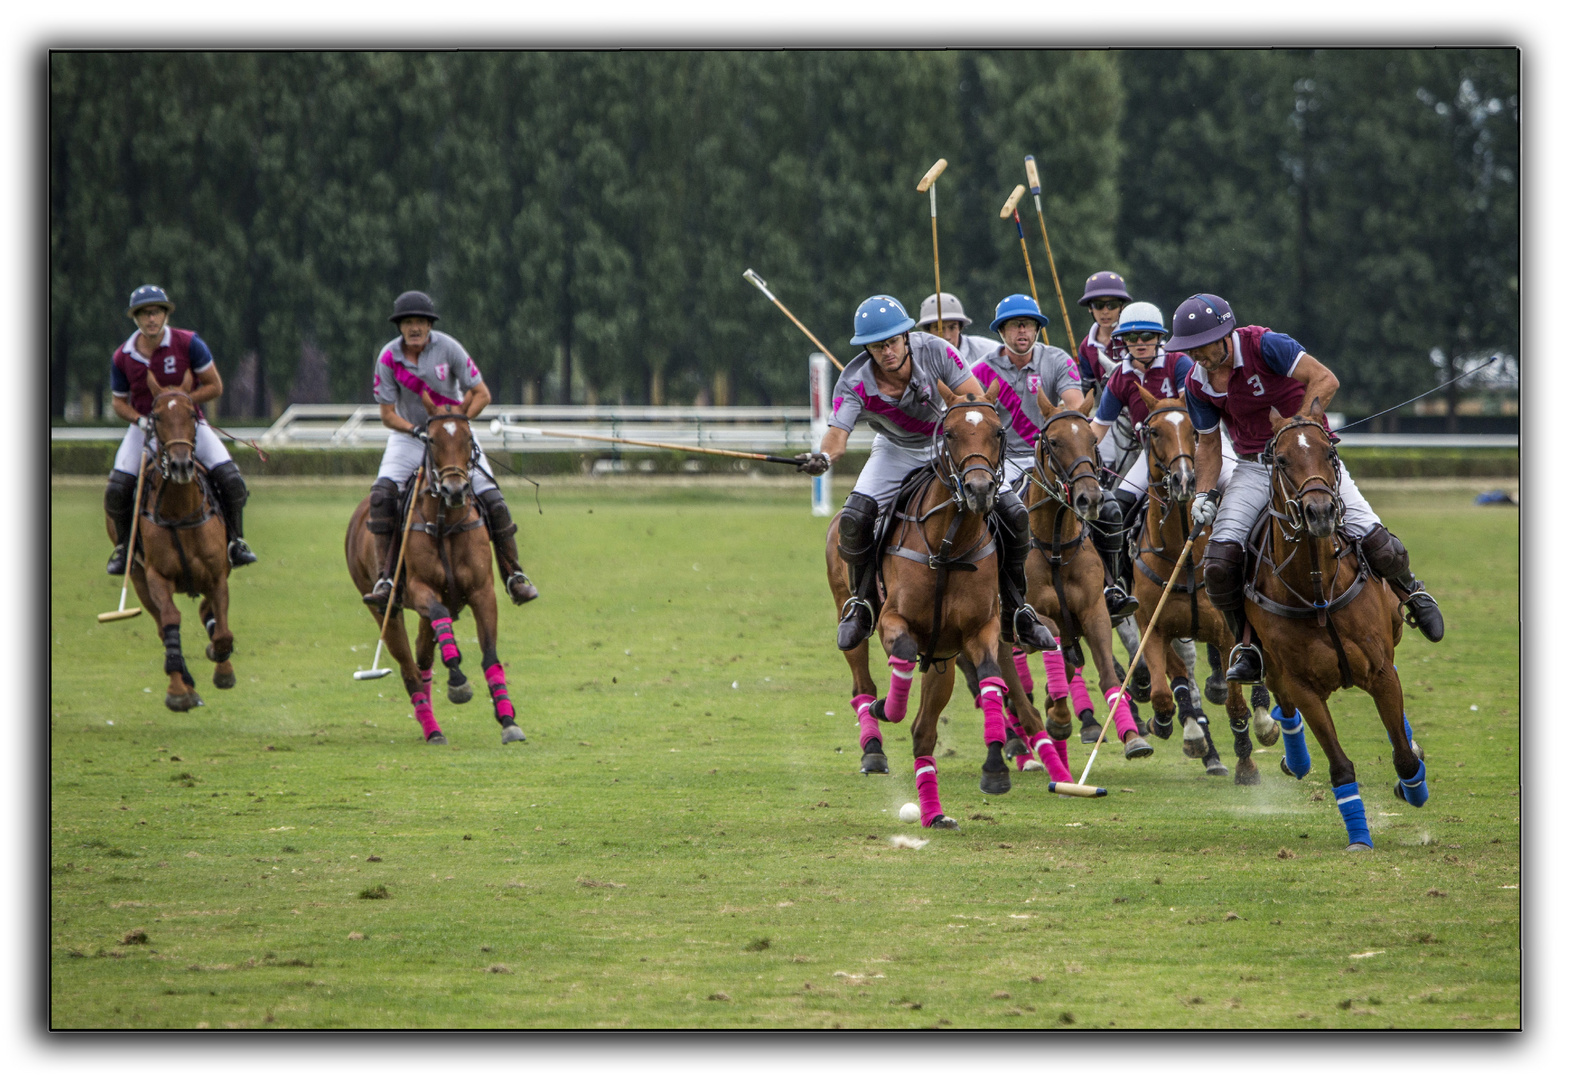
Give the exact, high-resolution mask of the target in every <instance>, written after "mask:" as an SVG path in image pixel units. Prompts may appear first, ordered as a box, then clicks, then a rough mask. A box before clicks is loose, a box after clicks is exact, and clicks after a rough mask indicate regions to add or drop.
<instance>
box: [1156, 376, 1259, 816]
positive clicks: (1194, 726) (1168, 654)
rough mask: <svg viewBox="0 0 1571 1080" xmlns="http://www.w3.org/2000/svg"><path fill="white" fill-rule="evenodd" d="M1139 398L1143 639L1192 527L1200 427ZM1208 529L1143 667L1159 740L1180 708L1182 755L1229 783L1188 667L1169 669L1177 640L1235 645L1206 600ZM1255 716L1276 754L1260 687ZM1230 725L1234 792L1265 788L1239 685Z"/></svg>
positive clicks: (1176, 586)
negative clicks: (1142, 409)
mask: <svg viewBox="0 0 1571 1080" xmlns="http://www.w3.org/2000/svg"><path fill="white" fill-rule="evenodd" d="M1138 389H1139V390H1140V397H1141V399H1142V400H1144V401H1145V403H1146V408H1147V409H1149V410H1150V412H1149V414H1148V415H1147V417H1146V421H1145V424H1144V426H1143V429H1142V435H1141V438H1142V440H1143V441H1144V442H1145V445H1146V463H1147V475H1149V476H1150V482H1149V484H1148V485H1147V488H1146V496H1147V503H1146V515H1145V527H1144V528H1143V529H1142V530H1141V531H1140V532H1139V534H1138V545H1137V546H1138V549H1139V550H1138V552H1137V554H1136V555H1135V559H1134V567H1135V570H1136V574H1135V575H1134V585H1135V596H1136V597H1137V598H1138V599H1139V601H1140V610H1139V611H1137V612H1135V619H1136V621H1137V622H1138V624H1139V626H1140V633H1141V634H1142V635H1144V634H1145V633H1146V628H1147V627H1148V626H1150V625H1151V613H1152V612H1153V611H1154V610H1156V605H1157V601H1158V600H1159V599H1160V598H1161V596H1162V590H1163V588H1164V587H1166V585H1167V582H1168V579H1169V578H1172V576H1173V574H1174V571H1175V568H1176V563H1177V560H1178V557H1179V555H1180V554H1181V553H1182V552H1183V550H1184V545H1185V543H1186V541H1187V540H1188V537H1189V532H1190V527H1191V522H1190V520H1189V506H1190V503H1191V501H1192V500H1193V499H1194V497H1195V445H1196V441H1197V440H1196V436H1195V427H1194V424H1193V423H1192V422H1191V421H1190V419H1189V409H1188V407H1187V406H1186V405H1185V404H1184V403H1183V401H1181V400H1180V399H1178V398H1161V399H1158V398H1157V397H1155V396H1154V395H1152V394H1150V393H1149V392H1147V391H1146V389H1145V387H1143V386H1142V387H1139V388H1138ZM1210 536H1211V530H1210V527H1209V526H1208V527H1206V528H1205V529H1202V530H1201V532H1200V535H1199V537H1197V538H1196V540H1195V543H1194V546H1193V547H1192V548H1191V549H1190V553H1189V556H1188V557H1187V558H1186V559H1185V560H1184V566H1183V568H1182V569H1181V570H1179V571H1178V577H1177V579H1176V580H1175V581H1174V582H1173V590H1172V592H1171V593H1170V594H1169V595H1168V599H1167V604H1166V606H1165V607H1163V609H1162V614H1161V618H1159V619H1158V620H1157V623H1156V628H1155V629H1154V630H1152V631H1151V636H1150V637H1149V638H1147V639H1146V647H1145V652H1144V653H1143V655H1144V657H1145V662H1146V667H1147V669H1148V670H1149V671H1150V672H1151V708H1152V710H1153V711H1154V713H1155V716H1154V717H1153V718H1152V721H1151V729H1152V731H1153V732H1155V733H1156V735H1157V737H1158V738H1162V739H1166V738H1168V737H1169V736H1170V735H1171V734H1172V733H1173V710H1174V707H1175V704H1176V707H1177V709H1178V714H1179V719H1180V720H1181V721H1182V722H1183V725H1184V755H1185V756H1186V757H1192V758H1201V759H1202V760H1203V761H1204V763H1205V766H1206V772H1208V773H1211V774H1212V775H1214V776H1226V775H1227V766H1226V765H1223V764H1222V762H1221V759H1220V757H1219V756H1218V754H1217V752H1216V744H1215V743H1214V742H1212V740H1211V731H1210V725H1209V724H1207V723H1205V722H1204V714H1203V713H1202V712H1201V710H1200V707H1199V703H1198V702H1197V701H1195V699H1194V696H1193V692H1192V688H1191V686H1190V683H1189V679H1188V677H1187V672H1186V669H1185V668H1184V666H1183V665H1181V664H1180V665H1178V666H1171V667H1170V666H1169V660H1170V659H1172V660H1176V657H1174V655H1173V652H1172V647H1171V643H1172V642H1173V641H1174V640H1175V639H1177V638H1189V639H1191V640H1194V641H1204V642H1207V643H1208V644H1211V645H1215V646H1216V647H1217V648H1218V649H1219V650H1221V653H1222V655H1224V656H1225V655H1227V654H1228V653H1229V652H1230V651H1231V650H1232V648H1233V645H1234V644H1235V643H1234V641H1233V635H1232V633H1231V632H1230V631H1229V630H1228V628H1227V621H1226V620H1225V619H1223V618H1222V614H1221V612H1219V611H1217V609H1216V606H1215V605H1214V604H1212V603H1211V598H1210V597H1209V596H1207V595H1206V591H1205V581H1204V577H1203V575H1202V574H1201V573H1200V570H1199V565H1200V553H1201V552H1203V551H1204V550H1205V544H1206V541H1207V540H1208V539H1210ZM1169 671H1172V672H1174V673H1175V674H1174V675H1173V680H1172V685H1171V687H1169V685H1168V672H1169ZM1254 690H1255V692H1256V694H1255V697H1256V700H1255V706H1254V709H1253V716H1254V721H1255V734H1256V735H1257V736H1258V737H1259V739H1260V742H1261V744H1262V745H1264V746H1271V745H1272V744H1274V743H1275V742H1276V740H1277V737H1278V736H1279V735H1280V734H1281V729H1280V726H1279V725H1278V724H1277V722H1276V721H1275V720H1273V719H1272V718H1271V717H1270V715H1268V713H1267V711H1266V710H1267V707H1268V706H1269V705H1270V698H1269V696H1268V695H1267V694H1266V692H1265V688H1264V687H1258V686H1257V687H1255V688H1254ZM1226 704H1227V719H1228V724H1229V726H1230V727H1231V728H1232V731H1233V750H1234V753H1236V754H1237V755H1238V766H1237V773H1236V774H1235V775H1234V777H1233V782H1234V783H1235V784H1246V785H1253V784H1258V783H1260V769H1259V768H1258V767H1257V766H1256V765H1255V761H1254V758H1253V757H1252V756H1251V755H1252V754H1253V753H1254V744H1253V743H1252V742H1251V741H1250V738H1249V720H1250V716H1251V708H1250V706H1249V705H1248V704H1245V702H1244V695H1243V691H1242V689H1241V688H1240V686H1239V684H1238V683H1228V684H1227V702H1226Z"/></svg>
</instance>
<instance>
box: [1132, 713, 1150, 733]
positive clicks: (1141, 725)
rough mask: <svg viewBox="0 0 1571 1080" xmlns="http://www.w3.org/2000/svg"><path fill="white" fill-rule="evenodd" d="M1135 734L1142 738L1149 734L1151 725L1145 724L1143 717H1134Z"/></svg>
mask: <svg viewBox="0 0 1571 1080" xmlns="http://www.w3.org/2000/svg"><path fill="white" fill-rule="evenodd" d="M1135 734H1136V735H1142V736H1143V735H1149V734H1151V725H1150V724H1148V723H1146V722H1145V719H1144V718H1143V717H1139V716H1137V717H1135Z"/></svg>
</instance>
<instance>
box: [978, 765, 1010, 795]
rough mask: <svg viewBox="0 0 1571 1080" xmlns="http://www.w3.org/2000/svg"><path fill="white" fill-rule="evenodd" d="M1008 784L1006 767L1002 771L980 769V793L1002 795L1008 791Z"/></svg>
mask: <svg viewBox="0 0 1571 1080" xmlns="http://www.w3.org/2000/svg"><path fill="white" fill-rule="evenodd" d="M1010 786H1011V785H1010V782H1009V770H1008V769H1005V770H1003V771H1002V772H988V771H987V770H986V769H983V770H982V794H984V795H1003V794H1006V793H1007V792H1008V791H1009V788H1010Z"/></svg>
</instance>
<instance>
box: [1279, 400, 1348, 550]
mask: <svg viewBox="0 0 1571 1080" xmlns="http://www.w3.org/2000/svg"><path fill="white" fill-rule="evenodd" d="M1306 427H1312V428H1315V429H1316V430H1318V431H1319V432H1321V433H1322V434H1324V433H1325V428H1324V427H1322V426H1321V425H1320V422H1319V421H1318V420H1312V419H1310V418H1309V417H1307V416H1295V417H1293V418H1292V419H1291V420H1289V421H1288V422H1287V423H1285V424H1283V425H1282V426H1281V427H1280V428H1278V429H1277V432H1276V434H1275V435H1273V436H1272V437H1271V441H1270V442H1269V443H1268V444H1266V449H1265V452H1264V453H1262V454H1261V455H1260V459H1261V461H1262V462H1264V463H1265V465H1266V467H1267V468H1268V469H1269V470H1270V474H1271V486H1272V488H1273V489H1274V490H1277V491H1280V492H1281V494H1282V509H1281V510H1277V509H1276V508H1275V507H1267V511H1268V512H1269V513H1270V515H1271V516H1272V517H1274V518H1276V519H1277V520H1278V521H1279V522H1281V523H1282V534H1283V536H1284V537H1285V538H1286V539H1288V540H1295V541H1296V540H1297V539H1298V538H1299V536H1300V535H1301V534H1302V533H1303V530H1304V496H1305V495H1314V494H1317V493H1318V494H1325V495H1329V496H1330V497H1331V504H1332V505H1333V506H1335V507H1336V525H1337V526H1341V524H1342V521H1343V519H1344V518H1345V516H1346V513H1347V507H1346V506H1344V505H1343V503H1342V495H1341V486H1342V458H1341V456H1340V455H1339V454H1338V453H1337V452H1336V444H1335V443H1329V445H1328V449H1329V450H1330V451H1331V471H1332V477H1331V478H1330V479H1327V478H1326V477H1324V476H1321V475H1320V474H1319V473H1311V474H1310V475H1309V476H1307V477H1305V478H1304V480H1303V481H1302V482H1301V483H1300V484H1298V486H1297V488H1296V489H1295V490H1294V491H1293V492H1292V494H1289V493H1288V479H1287V477H1285V476H1284V475H1283V469H1282V467H1281V465H1280V464H1279V462H1278V460H1277V444H1278V443H1279V442H1281V441H1282V436H1284V435H1286V434H1287V433H1288V432H1290V431H1296V430H1298V429H1299V428H1306Z"/></svg>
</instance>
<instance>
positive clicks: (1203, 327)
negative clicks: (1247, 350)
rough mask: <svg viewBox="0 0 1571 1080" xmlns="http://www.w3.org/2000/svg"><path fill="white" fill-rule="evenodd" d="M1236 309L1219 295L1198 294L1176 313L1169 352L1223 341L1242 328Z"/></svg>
mask: <svg viewBox="0 0 1571 1080" xmlns="http://www.w3.org/2000/svg"><path fill="white" fill-rule="evenodd" d="M1235 323H1236V321H1235V320H1234V318H1233V309H1232V308H1231V307H1229V306H1228V303H1227V301H1226V300H1223V299H1222V298H1221V297H1220V296H1217V295H1216V294H1215V293H1196V294H1195V295H1193V296H1191V297H1190V298H1189V299H1188V300H1185V301H1184V302H1183V303H1182V304H1179V305H1178V310H1177V311H1175V312H1173V336H1172V337H1170V338H1168V339H1167V348H1168V351H1169V352H1176V351H1178V350H1180V349H1193V348H1195V347H1197V346H1199V345H1209V344H1211V343H1212V342H1213V341H1221V340H1222V339H1223V338H1225V337H1227V335H1229V334H1231V333H1232V332H1233V331H1234V330H1236V329H1238V327H1237V325H1236V324H1235Z"/></svg>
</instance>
